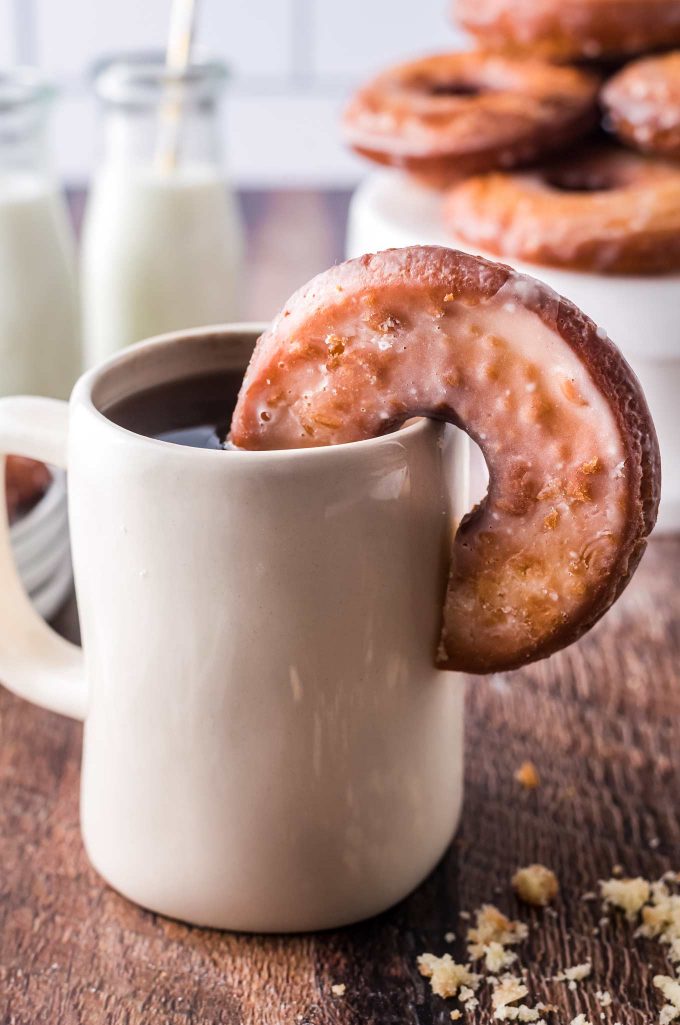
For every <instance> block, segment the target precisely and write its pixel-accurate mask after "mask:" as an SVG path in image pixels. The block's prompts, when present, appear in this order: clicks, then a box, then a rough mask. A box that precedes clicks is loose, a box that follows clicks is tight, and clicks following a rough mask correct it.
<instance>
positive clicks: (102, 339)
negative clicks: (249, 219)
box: [82, 56, 241, 365]
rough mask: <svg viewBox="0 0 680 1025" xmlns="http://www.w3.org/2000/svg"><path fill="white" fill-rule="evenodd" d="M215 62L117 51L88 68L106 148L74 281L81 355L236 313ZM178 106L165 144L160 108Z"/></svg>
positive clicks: (232, 230) (235, 218)
mask: <svg viewBox="0 0 680 1025" xmlns="http://www.w3.org/2000/svg"><path fill="white" fill-rule="evenodd" d="M224 77H225V76H224V69H223V68H222V66H221V65H220V64H218V63H204V64H200V63H194V64H192V65H190V67H189V68H188V70H187V71H186V72H185V73H183V74H177V73H173V72H170V71H168V69H167V68H166V67H165V66H164V65H163V62H162V58H161V57H160V56H159V57H158V59H157V60H148V59H145V60H142V59H140V60H135V59H132V58H131V59H129V60H126V61H123V62H121V61H116V62H114V63H109V64H107V65H105V66H104V68H103V69H102V70H101V71H100V73H99V74H98V75H97V77H96V88H97V93H98V96H99V98H100V100H101V101H102V104H103V112H104V127H105V144H106V145H105V153H104V159H103V162H102V165H101V167H100V170H99V172H98V174H97V175H96V178H95V182H94V185H93V189H92V193H91V196H90V200H89V203H88V207H87V212H86V218H85V226H84V233H83V253H82V288H83V320H84V334H85V345H86V359H87V362H88V364H90V365H92V364H95V363H97V362H99V361H100V360H102V359H104V358H106V357H107V356H109V355H111V354H112V353H113V352H115V351H117V350H118V349H120V348H123V347H124V346H126V345H129V344H131V343H132V342H136V341H139V340H141V339H142V338H146V337H149V336H150V335H155V334H161V333H162V332H164V331H172V330H176V329H179V328H187V327H194V326H198V325H202V324H212V323H219V322H222V321H226V320H233V319H235V318H236V317H237V315H238V304H237V296H238V277H239V267H240V261H241V225H240V219H239V213H238V209H237V205H236V201H235V197H234V195H233V193H232V191H231V190H230V189H229V187H228V185H227V182H226V179H225V175H224V172H223V169H222V166H221V160H220V147H219V132H218V129H217V117H216V115H217V112H218V107H219V103H218V101H219V97H220V94H221V91H222V88H223V83H224ZM168 105H171V108H170V109H171V111H174V112H176V113H177V114H178V117H177V121H176V126H177V127H176V138H175V139H174V140H173V142H172V146H171V151H170V152H168V151H167V137H166V139H165V141H166V150H165V151H164V149H163V140H164V133H163V132H162V131H161V129H162V121H163V117H164V111H165V109H166V108H167V107H168Z"/></svg>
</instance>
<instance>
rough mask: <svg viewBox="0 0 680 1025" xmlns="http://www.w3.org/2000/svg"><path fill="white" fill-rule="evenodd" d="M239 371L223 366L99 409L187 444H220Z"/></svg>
mask: <svg viewBox="0 0 680 1025" xmlns="http://www.w3.org/2000/svg"><path fill="white" fill-rule="evenodd" d="M242 379H243V373H242V371H240V370H232V371H223V372H221V373H215V374H204V375H202V376H199V377H189V378H185V379H184V380H181V381H171V382H169V383H167V384H161V385H156V386H155V387H153V388H147V389H145V390H143V391H139V392H136V393H135V394H134V395H129V396H127V397H126V398H124V399H121V400H120V401H119V402H116V403H113V404H112V405H111V406H109V407H107V408H106V409H104V410H103V413H104V415H105V416H107V417H108V419H109V420H112V421H113V423H115V424H118V426H119V427H124V428H125V429H126V430H128V431H133V432H134V433H135V434H142V435H144V436H145V437H148V438H159V439H160V440H161V441H169V442H172V443H173V444H175V445H187V446H189V447H191V448H216V449H219V448H222V446H223V444H224V441H225V439H226V437H227V432H228V430H229V424H230V422H231V414H232V412H233V409H234V406H235V405H236V398H237V396H238V391H239V388H240V387H241V381H242Z"/></svg>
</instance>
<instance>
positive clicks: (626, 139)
mask: <svg viewBox="0 0 680 1025" xmlns="http://www.w3.org/2000/svg"><path fill="white" fill-rule="evenodd" d="M455 14H456V15H457V17H458V19H459V20H460V22H461V23H462V25H463V26H464V27H465V28H466V29H467V30H468V31H469V32H470V33H471V34H472V35H473V36H474V37H475V39H476V40H477V43H478V46H479V48H478V49H476V50H471V51H467V52H454V53H447V54H438V55H435V56H430V57H425V58H422V59H420V60H415V61H411V62H409V63H406V64H401V65H398V66H396V67H393V68H390V69H388V70H387V71H385V72H383V73H382V74H380V75H379V76H378V77H377V78H375V79H374V80H373V81H371V82H369V83H368V84H367V85H365V86H364V87H363V88H361V89H359V90H358V92H357V93H356V94H355V95H354V97H353V98H352V100H351V102H350V104H349V106H348V108H347V110H346V112H345V115H344V120H343V130H344V135H345V138H346V140H347V142H348V143H349V145H350V146H351V147H352V148H353V149H354V150H355V151H356V152H358V153H360V154H361V155H363V156H365V157H367V158H369V159H370V160H372V161H374V162H375V163H378V164H383V165H390V166H394V167H398V168H401V169H402V170H403V171H405V172H406V173H407V174H409V175H410V176H412V177H414V178H415V179H417V180H418V181H419V182H421V183H425V184H427V185H429V186H431V187H433V188H435V189H439V190H442V195H443V202H442V216H443V218H444V221H445V223H446V226H447V228H448V230H449V231H450V232H451V233H452V235H453V236H454V238H458V239H460V240H461V241H462V242H463V243H465V245H466V246H467V247H474V248H477V249H478V250H480V251H483V252H485V253H487V254H492V255H495V256H498V257H500V258H503V259H506V260H509V261H513V260H517V261H523V262H525V263H532V264H538V265H541V266H546V267H558V268H568V269H573V270H579V271H586V272H593V273H597V274H624V275H659V274H665V273H670V272H673V271H678V270H680V0H532V2H531V3H527V2H526V0H456V2H455ZM673 47H677V48H678V50H677V52H673V49H672V48H673ZM569 62H570V63H569Z"/></svg>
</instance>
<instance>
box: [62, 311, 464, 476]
mask: <svg viewBox="0 0 680 1025" xmlns="http://www.w3.org/2000/svg"><path fill="white" fill-rule="evenodd" d="M268 326H269V322H268V321H235V322H234V323H225V324H208V325H205V326H202V327H193V328H186V329H183V330H178V331H168V332H165V333H164V334H160V335H153V336H152V337H150V338H144V339H142V340H141V341H139V342H135V343H134V344H133V345H129V346H127V347H126V348H125V349H121V350H120V352H117V353H114V355H113V356H110V357H109V358H108V359H106V360H104V362H102V363H98V364H97V366H95V367H92V368H90V369H89V370H86V371H85V372H84V373H83V374H81V376H80V377H79V378H78V380H77V381H76V383H75V385H74V387H73V390H72V392H71V396H70V399H69V406H71V407H73V408H74V407H76V406H80V407H83V408H84V409H85V411H86V412H87V413H88V414H89V415H90V416H93V417H94V418H95V419H96V420H97V421H98V423H99V424H100V426H102V427H105V428H107V429H108V430H109V431H110V432H111V433H112V434H113V435H118V436H122V438H124V439H128V440H130V439H134V441H136V442H137V443H138V444H142V445H145V446H146V445H149V446H154V447H159V446H160V447H161V449H162V450H165V451H167V452H174V453H175V454H176V455H180V454H181V455H183V456H184V457H185V458H187V457H189V458H192V459H194V460H196V459H197V458H201V459H206V458H208V459H214V458H215V457H218V458H219V457H223V456H224V455H225V454H228V455H233V456H236V457H237V458H238V460H239V462H240V463H243V462H245V461H246V460H251V461H252V460H258V461H260V462H262V461H263V459H264V457H269V458H270V459H273V460H276V461H284V460H286V459H291V458H296V459H301V458H302V459H307V460H310V459H312V458H317V459H318V458H326V459H327V458H329V454H330V453H337V454H338V456H340V455H344V454H346V453H347V451H348V450H351V451H355V450H357V449H360V450H361V451H362V452H364V453H365V454H369V453H370V452H372V451H373V449H375V448H379V447H381V446H382V445H384V444H385V443H389V442H392V443H393V442H394V441H395V440H396V441H409V440H411V439H413V440H415V439H416V438H418V437H419V436H420V435H421V434H422V433H423V432H425V431H428V430H434V431H437V430H440V429H441V428H442V427H443V426H444V421H439V420H434V419H430V418H428V417H419V418H418V420H417V421H416V423H413V424H410V425H409V426H407V427H402V428H401V429H399V430H397V431H391V432H390V433H388V434H381V435H379V436H378V437H376V438H363V439H361V440H359V441H345V442H342V443H340V444H338V445H319V446H316V447H303V448H281V449H239V448H233V449H224V448H216V449H210V448H190V447H188V446H183V445H178V444H177V443H176V442H172V441H164V440H163V439H162V438H153V437H149V435H146V434H138V433H137V432H136V431H131V430H129V429H128V428H127V427H121V425H120V424H117V423H115V422H114V421H113V420H111V419H110V418H109V417H107V416H106V415H105V414H104V413H102V411H101V410H100V409H99V408H98V407H97V405H96V404H95V402H94V399H93V391H94V389H95V387H96V385H97V383H98V381H99V380H100V379H101V377H102V376H103V375H104V374H105V373H106V372H107V371H108V370H109V369H111V367H114V366H116V365H118V364H121V363H126V362H133V361H134V360H135V357H136V356H137V354H138V353H140V352H148V350H149V349H153V348H161V347H162V346H164V345H171V344H175V343H177V342H181V341H182V340H187V341H188V340H190V339H192V338H206V337H208V336H215V335H223V336H225V337H229V336H230V335H252V336H253V337H254V340H257V338H259V336H260V335H261V334H262V333H263V331H265V330H266V329H267V327H268Z"/></svg>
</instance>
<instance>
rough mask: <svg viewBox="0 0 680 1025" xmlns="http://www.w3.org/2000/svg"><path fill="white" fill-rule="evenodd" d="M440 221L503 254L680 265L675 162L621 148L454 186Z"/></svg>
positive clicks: (652, 270)
mask: <svg viewBox="0 0 680 1025" xmlns="http://www.w3.org/2000/svg"><path fill="white" fill-rule="evenodd" d="M443 209H444V219H445V221H446V224H447V226H448V228H449V229H450V230H451V232H452V233H453V235H454V236H455V237H456V238H458V239H460V240H464V241H465V243H467V244H469V245H473V246H478V247H479V248H480V249H481V250H483V251H484V252H487V253H491V254H493V255H498V256H501V257H503V258H505V259H516V260H520V261H526V262H527V263H536V264H541V265H543V266H550V267H571V268H574V269H576V270H582V271H592V272H595V273H610V274H663V273H665V272H668V271H673V270H678V269H680V168H678V167H676V166H674V165H673V164H669V163H665V162H663V161H661V160H654V159H652V158H649V157H642V156H639V155H638V154H636V153H628V152H625V151H624V150H618V149H601V150H593V151H589V152H588V153H587V154H585V155H582V156H577V157H575V158H572V159H571V160H562V161H560V163H559V164H557V163H556V164H555V165H553V166H550V167H546V168H543V169H542V170H538V171H532V172H530V173H515V174H488V175H481V176H479V177H475V178H469V179H468V180H467V181H465V182H461V183H460V184H459V185H455V186H454V187H453V188H452V189H451V190H450V191H449V193H448V194H447V196H446V199H445V202H444V208H443Z"/></svg>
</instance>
